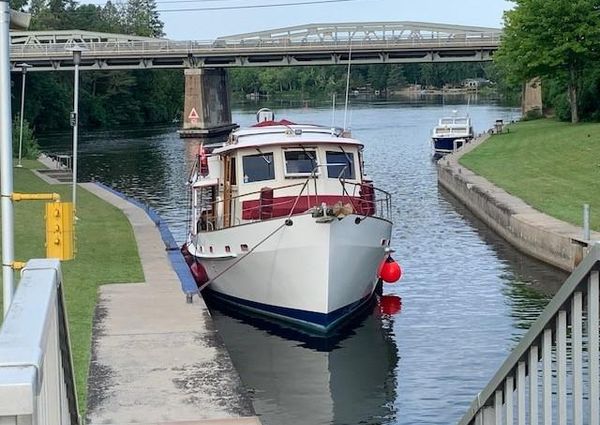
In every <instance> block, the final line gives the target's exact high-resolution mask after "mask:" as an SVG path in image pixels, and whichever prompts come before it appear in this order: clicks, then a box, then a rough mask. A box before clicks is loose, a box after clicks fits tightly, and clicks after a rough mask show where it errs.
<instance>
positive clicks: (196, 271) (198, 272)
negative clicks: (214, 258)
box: [190, 261, 208, 287]
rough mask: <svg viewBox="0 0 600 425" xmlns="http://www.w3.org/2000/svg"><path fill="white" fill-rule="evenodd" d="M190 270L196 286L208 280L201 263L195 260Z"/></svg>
mask: <svg viewBox="0 0 600 425" xmlns="http://www.w3.org/2000/svg"><path fill="white" fill-rule="evenodd" d="M190 271H191V272H192V276H194V280H195V281H196V285H198V287H200V286H202V285H204V284H205V283H206V282H208V274H207V273H206V269H204V266H203V265H202V264H200V263H198V262H197V261H195V262H194V264H192V265H191V267H190Z"/></svg>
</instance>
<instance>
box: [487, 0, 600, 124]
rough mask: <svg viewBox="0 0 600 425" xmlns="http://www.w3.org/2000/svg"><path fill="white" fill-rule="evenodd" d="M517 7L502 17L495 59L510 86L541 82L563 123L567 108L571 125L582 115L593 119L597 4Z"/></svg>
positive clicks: (599, 33)
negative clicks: (537, 80)
mask: <svg viewBox="0 0 600 425" xmlns="http://www.w3.org/2000/svg"><path fill="white" fill-rule="evenodd" d="M515 2H516V7H515V8H514V9H513V10H510V11H508V12H506V13H505V17H504V24H505V25H504V36H503V39H502V45H501V47H500V50H499V51H498V53H497V54H496V56H495V60H496V62H497V63H498V64H499V65H500V67H501V68H502V69H503V70H504V72H505V75H507V77H509V78H510V79H512V80H513V82H523V81H526V80H531V79H534V78H537V77H541V78H542V80H543V82H544V84H547V85H548V89H547V90H546V94H547V95H548V96H547V99H548V100H550V104H551V105H552V106H554V107H555V108H557V110H558V113H559V116H560V117H561V118H565V107H566V106H568V108H569V112H570V119H571V121H572V122H578V121H579V119H580V115H581V117H582V118H596V117H597V114H598V112H597V111H598V109H597V106H598V101H597V100H596V97H597V92H598V91H597V88H598V86H599V84H600V79H599V77H600V74H599V73H598V72H597V71H595V68H597V65H598V60H599V59H600V56H599V54H600V13H599V12H600V0H516V1H515ZM594 93H595V94H596V95H595V96H594V95H593V94H594ZM590 94H591V95H590ZM579 107H581V111H580V109H579Z"/></svg>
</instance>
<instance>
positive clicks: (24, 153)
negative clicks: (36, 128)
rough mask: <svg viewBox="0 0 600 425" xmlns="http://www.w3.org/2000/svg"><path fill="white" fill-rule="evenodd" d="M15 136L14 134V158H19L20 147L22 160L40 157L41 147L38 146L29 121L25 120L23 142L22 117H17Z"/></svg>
mask: <svg viewBox="0 0 600 425" xmlns="http://www.w3.org/2000/svg"><path fill="white" fill-rule="evenodd" d="M12 125H13V134H12V145H13V157H15V158H18V157H19V145H21V146H20V148H21V149H20V150H21V158H26V159H37V157H38V156H39V155H40V147H39V145H38V142H37V140H36V139H35V136H34V135H33V129H32V128H31V125H30V124H29V121H27V120H25V119H24V120H23V139H22V140H21V129H20V126H21V117H20V116H19V115H17V116H16V117H15V119H14V120H13V124H12Z"/></svg>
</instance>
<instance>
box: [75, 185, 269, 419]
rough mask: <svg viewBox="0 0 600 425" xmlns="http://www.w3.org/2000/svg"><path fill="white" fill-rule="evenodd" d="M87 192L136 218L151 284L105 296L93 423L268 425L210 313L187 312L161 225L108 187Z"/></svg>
mask: <svg viewBox="0 0 600 425" xmlns="http://www.w3.org/2000/svg"><path fill="white" fill-rule="evenodd" d="M81 186H82V187H84V188H85V189H87V190H88V191H90V192H92V193H94V194H96V195H97V196H98V197H100V198H101V199H103V200H105V201H107V202H109V203H111V204H113V205H115V206H116V207H118V208H119V209H121V210H122V211H123V212H124V213H125V215H126V216H127V217H128V219H129V221H130V222H131V225H132V227H133V230H134V232H135V235H136V240H137V244H138V250H139V253H140V259H141V262H142V266H143V270H144V275H145V277H146V282H145V283H134V284H115V285H105V286H102V287H101V289H100V294H99V300H98V305H97V307H96V315H95V319H94V328H93V332H94V333H93V342H92V361H91V365H90V376H89V380H88V394H89V396H88V410H87V421H86V423H88V424H91V425H100V424H123V425H124V424H146V425H151V424H152V425H158V424H161V425H167V424H169V425H175V424H177V425H200V424H204V425H209V424H211V425H217V424H231V425H234V424H236V425H245V424H260V421H259V420H258V418H256V417H255V414H254V409H253V407H252V404H251V402H250V401H249V398H248V397H247V395H246V392H245V390H244V388H243V386H242V384H241V381H240V378H239V376H238V374H237V372H236V371H235V369H234V368H233V365H232V363H231V359H230V357H229V354H228V352H227V350H226V348H225V346H224V344H223V342H222V340H221V339H220V337H219V335H218V334H217V331H216V329H215V328H214V327H213V323H212V320H211V317H210V313H209V312H208V309H207V307H206V305H205V304H204V302H203V301H202V299H198V298H194V303H193V304H186V302H185V296H184V294H183V292H182V291H181V289H180V286H181V284H180V281H179V279H178V277H177V275H176V274H175V272H174V271H173V269H172V267H171V264H170V262H169V260H168V256H167V253H166V251H165V245H164V243H163V241H162V239H161V236H160V234H159V232H158V231H157V228H156V226H155V224H154V223H153V222H152V221H151V220H150V219H149V217H148V216H147V214H146V213H145V212H144V211H143V210H142V209H140V208H138V207H137V206H135V205H133V204H132V203H130V202H128V201H126V200H124V199H122V198H120V197H119V196H117V195H115V194H113V193H111V192H109V191H107V190H105V189H103V188H101V187H100V186H98V185H96V184H92V183H89V184H82V185H81ZM107 231H110V229H107Z"/></svg>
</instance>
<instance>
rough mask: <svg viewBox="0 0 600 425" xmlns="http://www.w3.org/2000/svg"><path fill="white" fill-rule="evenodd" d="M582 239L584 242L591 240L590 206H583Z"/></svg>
mask: <svg viewBox="0 0 600 425" xmlns="http://www.w3.org/2000/svg"><path fill="white" fill-rule="evenodd" d="M583 239H584V240H586V241H589V240H590V239H592V233H591V231H590V204H583Z"/></svg>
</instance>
